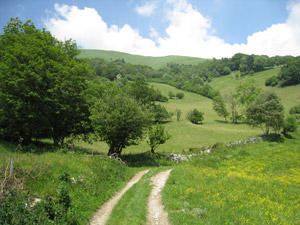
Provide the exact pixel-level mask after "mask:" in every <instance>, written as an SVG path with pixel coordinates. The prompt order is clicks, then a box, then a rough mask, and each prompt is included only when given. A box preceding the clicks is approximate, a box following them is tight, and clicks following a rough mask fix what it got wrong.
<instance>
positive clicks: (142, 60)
mask: <svg viewBox="0 0 300 225" xmlns="http://www.w3.org/2000/svg"><path fill="white" fill-rule="evenodd" d="M79 57H80V58H89V59H91V58H103V59H105V60H108V61H109V60H116V59H124V60H125V62H127V63H131V64H136V65H138V64H140V65H147V66H151V67H152V68H153V69H159V68H163V67H166V66H167V64H168V63H178V64H186V65H196V64H199V63H202V62H205V61H206V60H208V59H202V58H196V57H188V56H175V55H171V56H162V57H152V56H141V55H132V54H128V53H124V52H117V51H106V50H94V49H82V50H81V53H80V56H79Z"/></svg>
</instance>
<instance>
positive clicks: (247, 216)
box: [163, 133, 300, 225]
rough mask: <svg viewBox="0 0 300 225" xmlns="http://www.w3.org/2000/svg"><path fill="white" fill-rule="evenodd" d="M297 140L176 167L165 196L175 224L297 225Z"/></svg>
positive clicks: (221, 152)
mask: <svg viewBox="0 0 300 225" xmlns="http://www.w3.org/2000/svg"><path fill="white" fill-rule="evenodd" d="M299 138H300V134H299V133H298V135H294V139H284V142H282V143H280V142H264V143H259V144H254V145H248V146H241V147H236V148H233V149H226V148H220V149H219V150H216V151H215V152H214V153H212V154H210V155H207V156H205V157H203V158H200V157H199V158H195V159H194V160H193V161H191V162H189V163H188V164H183V165H182V166H179V167H176V168H175V169H174V170H173V171H172V173H171V176H170V178H169V180H168V182H167V184H166V187H165V189H164V190H163V202H164V204H165V207H166V210H167V211H168V212H169V218H170V220H171V222H172V224H174V225H176V224H180V225H182V224H189V225H192V224H299V218H300V200H299V199H300V173H299V171H300V164H299V162H300V141H299Z"/></svg>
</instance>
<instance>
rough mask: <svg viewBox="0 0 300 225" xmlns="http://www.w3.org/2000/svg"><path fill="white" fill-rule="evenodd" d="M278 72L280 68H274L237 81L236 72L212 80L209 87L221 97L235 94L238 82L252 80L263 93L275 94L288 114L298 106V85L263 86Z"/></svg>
mask: <svg viewBox="0 0 300 225" xmlns="http://www.w3.org/2000/svg"><path fill="white" fill-rule="evenodd" d="M279 72H280V68H275V69H271V70H266V71H263V72H259V73H255V74H253V75H252V76H249V75H248V76H245V77H241V78H239V79H236V78H235V74H236V73H238V72H234V73H233V74H231V75H227V76H223V77H219V78H216V79H214V80H213V81H212V82H211V83H210V85H211V86H212V87H213V88H215V89H216V90H219V91H220V92H221V93H222V94H223V95H227V94H229V93H230V92H235V89H236V86H237V85H238V84H239V82H241V81H243V80H245V79H248V78H253V79H254V80H255V84H256V85H257V87H261V88H262V89H263V90H264V91H273V92H275V93H276V94H277V95H278V96H279V97H280V99H281V100H282V103H283V106H284V107H285V110H286V112H288V110H289V109H290V108H291V107H292V106H295V105H297V104H300V85H294V86H288V87H284V88H280V87H267V86H265V81H266V80H267V79H268V78H269V77H272V76H274V75H278V74H279Z"/></svg>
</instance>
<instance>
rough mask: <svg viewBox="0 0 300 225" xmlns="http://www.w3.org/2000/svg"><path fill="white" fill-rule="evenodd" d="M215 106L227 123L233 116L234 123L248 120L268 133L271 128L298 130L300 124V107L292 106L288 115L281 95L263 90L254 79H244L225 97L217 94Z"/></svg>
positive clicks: (288, 130) (251, 124) (276, 130)
mask: <svg viewBox="0 0 300 225" xmlns="http://www.w3.org/2000/svg"><path fill="white" fill-rule="evenodd" d="M226 100H227V101H226ZM227 105H229V108H230V111H231V113H230V112H229V111H228V109H227ZM213 109H214V111H215V112H216V113H217V114H218V115H219V116H221V117H224V120H225V122H227V118H228V117H229V115H231V122H232V123H237V122H238V120H244V121H246V122H247V123H248V124H249V125H250V126H252V127H260V128H261V129H262V130H263V131H264V134H265V135H268V134H269V132H270V130H271V129H272V130H273V131H274V132H275V133H279V132H280V131H281V129H282V132H283V133H284V134H286V133H288V132H294V131H296V130H297V128H298V126H299V124H300V122H299V118H300V116H299V115H300V110H299V109H300V107H299V106H295V107H293V108H291V109H290V115H288V116H287V117H286V118H285V116H284V108H283V105H282V104H281V102H280V99H279V97H278V96H277V95H276V94H275V93H273V92H262V89H261V88H257V87H255V85H254V80H253V79H248V80H245V81H243V82H241V83H240V84H239V85H238V86H237V88H236V92H235V93H231V94H230V95H229V96H226V97H225V98H224V97H223V96H222V95H221V94H219V95H218V96H216V97H215V98H214V99H213ZM298 117H299V118H298Z"/></svg>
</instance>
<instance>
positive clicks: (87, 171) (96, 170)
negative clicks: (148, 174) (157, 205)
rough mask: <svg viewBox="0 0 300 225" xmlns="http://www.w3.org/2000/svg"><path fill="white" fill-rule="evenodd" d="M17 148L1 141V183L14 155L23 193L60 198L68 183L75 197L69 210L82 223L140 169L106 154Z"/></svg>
mask: <svg viewBox="0 0 300 225" xmlns="http://www.w3.org/2000/svg"><path fill="white" fill-rule="evenodd" d="M15 149H16V146H15V145H11V144H7V143H5V142H2V143H0V168H1V183H2V181H3V180H4V171H5V168H6V166H7V165H8V163H9V162H10V161H11V159H12V158H13V159H14V169H13V174H14V177H15V179H16V180H18V181H19V183H20V185H22V186H23V191H22V192H23V193H24V191H26V193H28V194H29V196H30V197H31V198H32V200H34V199H36V198H41V199H45V197H46V196H48V197H50V198H51V199H53V200H54V201H58V199H59V195H60V191H61V187H62V186H65V187H66V188H67V189H68V191H69V194H68V195H69V197H70V199H71V208H70V209H69V212H70V213H71V214H72V215H73V217H74V218H75V220H76V221H77V222H78V224H86V223H87V222H88V221H89V219H90V218H91V216H92V214H93V213H94V212H95V211H96V209H97V208H98V207H99V206H100V205H101V204H103V203H104V202H105V201H106V200H108V199H109V198H110V197H111V196H112V195H113V194H114V193H115V192H116V191H117V190H119V189H120V188H121V187H123V186H124V185H125V184H126V183H127V181H128V180H129V179H130V177H132V176H133V174H134V173H135V172H136V171H138V170H139V169H137V168H129V167H128V166H125V165H124V164H122V163H120V162H118V161H116V160H113V159H109V158H108V157H103V156H97V157H88V156H84V155H78V154H76V152H72V151H65V150H60V151H58V152H44V153H39V154H38V153H30V152H27V153H24V152H16V151H15ZM27 150H28V151H29V150H30V148H29V147H28V149H27ZM35 150H37V149H35ZM40 150H41V149H40ZM62 180H64V182H62ZM7 185H8V184H7ZM7 188H9V187H7ZM8 191H10V190H8ZM59 201H60V200H59Z"/></svg>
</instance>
